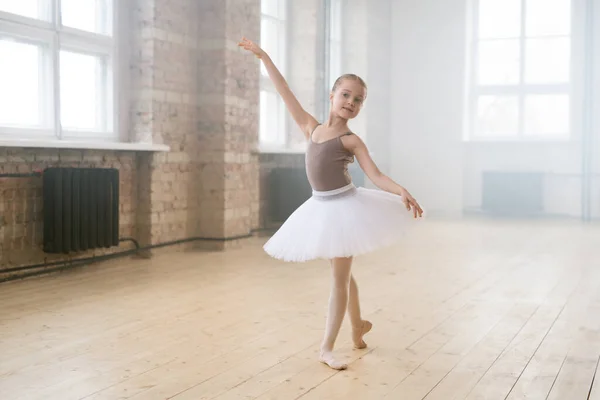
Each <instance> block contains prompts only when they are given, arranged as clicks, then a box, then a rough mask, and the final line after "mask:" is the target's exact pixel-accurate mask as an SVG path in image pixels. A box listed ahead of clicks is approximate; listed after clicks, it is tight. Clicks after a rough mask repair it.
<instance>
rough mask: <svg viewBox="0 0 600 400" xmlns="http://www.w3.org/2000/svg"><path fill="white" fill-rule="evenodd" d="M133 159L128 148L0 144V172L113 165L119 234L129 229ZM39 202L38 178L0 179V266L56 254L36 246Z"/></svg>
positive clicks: (132, 220)
mask: <svg viewBox="0 0 600 400" xmlns="http://www.w3.org/2000/svg"><path fill="white" fill-rule="evenodd" d="M135 163H136V157H135V154H133V153H129V152H98V151H87V150H86V151H81V150H29V149H19V148H12V149H5V148H1V149H0V172H1V173H29V172H33V171H35V170H38V169H43V168H45V167H48V166H68V167H106V168H118V169H119V171H120V191H121V202H120V210H121V212H120V221H121V225H120V229H119V232H120V235H121V236H132V235H133V234H134V233H135V202H136V188H135V181H136V166H135ZM42 207H43V203H42V182H41V179H40V178H36V177H31V178H18V179H17V178H0V240H1V242H0V268H6V267H10V266H15V265H21V264H31V263H40V262H44V261H52V260H55V259H59V258H60V256H55V255H48V254H45V253H43V252H42V250H41V245H42V232H43V214H42Z"/></svg>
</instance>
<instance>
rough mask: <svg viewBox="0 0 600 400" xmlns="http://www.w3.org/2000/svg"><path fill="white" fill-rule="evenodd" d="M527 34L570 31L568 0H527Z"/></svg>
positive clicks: (540, 34)
mask: <svg viewBox="0 0 600 400" xmlns="http://www.w3.org/2000/svg"><path fill="white" fill-rule="evenodd" d="M526 15H527V18H526V21H525V22H526V29H525V31H526V34H527V36H544V35H568V34H569V33H570V32H571V1H570V0H527V14H526Z"/></svg>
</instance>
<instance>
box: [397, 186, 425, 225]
mask: <svg viewBox="0 0 600 400" xmlns="http://www.w3.org/2000/svg"><path fill="white" fill-rule="evenodd" d="M401 196H402V201H403V202H404V206H405V207H406V209H407V210H408V211H411V209H412V212H413V215H414V217H415V218H417V216H419V217H422V216H423V209H422V208H421V206H420V205H419V203H417V201H416V200H415V199H414V197H412V196H411V195H410V193H408V190H406V189H404V188H402V192H401Z"/></svg>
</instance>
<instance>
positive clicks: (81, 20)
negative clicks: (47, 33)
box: [61, 0, 112, 34]
mask: <svg viewBox="0 0 600 400" xmlns="http://www.w3.org/2000/svg"><path fill="white" fill-rule="evenodd" d="M111 3H112V1H111V0H61V18H62V24H63V25H64V26H68V27H70V28H75V29H81V30H83V31H87V32H93V33H101V34H110V31H111V29H110V28H111V27H110V21H111V20H112V16H111V5H112V4H111Z"/></svg>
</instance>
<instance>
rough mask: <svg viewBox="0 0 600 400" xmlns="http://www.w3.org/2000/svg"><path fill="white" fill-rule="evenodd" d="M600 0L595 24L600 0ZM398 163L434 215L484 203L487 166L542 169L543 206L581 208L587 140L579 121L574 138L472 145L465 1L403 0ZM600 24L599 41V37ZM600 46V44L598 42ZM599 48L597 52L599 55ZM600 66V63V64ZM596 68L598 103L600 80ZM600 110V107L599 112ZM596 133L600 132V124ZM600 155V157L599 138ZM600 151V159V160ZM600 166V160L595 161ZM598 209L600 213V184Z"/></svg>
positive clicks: (396, 16)
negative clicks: (466, 124) (466, 125)
mask: <svg viewBox="0 0 600 400" xmlns="http://www.w3.org/2000/svg"><path fill="white" fill-rule="evenodd" d="M595 1H596V4H597V6H596V10H595V14H596V21H598V22H599V23H596V24H595V25H596V27H597V26H598V25H600V0H595ZM391 15H392V39H391V40H392V73H391V94H390V96H391V104H392V109H391V114H392V115H391V121H392V136H391V146H390V150H391V155H390V159H391V165H392V168H391V170H392V177H393V178H395V179H397V180H398V181H400V182H401V183H402V184H404V185H406V186H407V188H408V189H409V190H411V192H413V194H414V195H415V197H417V199H419V200H420V201H421V202H422V203H423V205H424V206H425V207H426V208H428V210H429V211H430V212H431V213H433V214H446V215H460V214H461V213H462V212H463V211H464V210H470V209H474V210H477V209H479V208H480V207H481V192H482V189H481V176H482V172H483V171H486V170H495V171H526V172H531V171H543V172H545V173H546V176H545V194H544V199H545V204H544V211H545V212H546V213H548V214H555V215H569V216H579V215H580V213H581V181H582V178H581V160H582V145H581V140H580V137H579V135H578V132H579V127H577V126H576V127H575V131H576V132H575V134H574V137H573V138H572V140H571V141H569V142H554V143H548V142H546V143H543V142H540V143H473V142H471V143H468V142H464V141H463V140H462V137H463V110H464V108H463V94H464V82H465V73H464V71H465V64H466V63H465V59H466V54H465V49H466V46H465V45H466V42H467V41H466V34H467V29H466V26H467V4H466V0H445V1H438V0H419V1H410V0H397V1H394V2H393V3H392V13H391ZM598 31H600V30H599V29H596V36H597V39H596V44H598V43H600V39H599V38H600V34H599V32H598ZM597 48H600V46H597ZM599 53H600V51H599V52H598V53H597V54H596V55H595V56H596V59H597V60H598V59H599V57H598V56H599ZM596 70H597V71H600V62H598V61H597V62H596ZM598 75H600V73H597V74H596V85H595V86H596V87H597V88H598V90H596V96H597V104H596V109H598V110H599V111H600V105H599V103H600V81H599V80H598ZM596 114H597V115H600V113H596ZM596 132H598V135H597V136H600V129H599V126H598V123H597V125H596ZM596 145H597V146H598V149H599V151H598V153H597V154H598V155H600V141H598V142H597V143H596ZM598 159H600V157H597V160H598ZM596 171H598V172H600V161H599V162H598V163H596ZM594 190H595V192H596V194H595V200H596V201H595V202H596V203H598V206H595V208H594V209H595V212H596V214H597V215H598V216H600V182H599V183H598V184H597V185H596V186H595V187H594Z"/></svg>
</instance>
